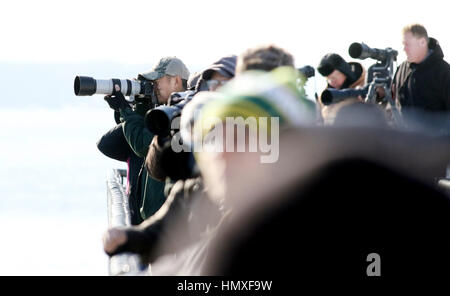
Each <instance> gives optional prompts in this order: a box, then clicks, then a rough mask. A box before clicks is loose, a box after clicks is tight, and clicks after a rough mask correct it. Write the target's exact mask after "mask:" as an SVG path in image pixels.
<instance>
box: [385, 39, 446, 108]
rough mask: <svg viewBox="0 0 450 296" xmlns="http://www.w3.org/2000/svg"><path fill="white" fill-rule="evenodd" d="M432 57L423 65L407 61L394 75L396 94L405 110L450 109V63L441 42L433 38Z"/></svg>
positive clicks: (398, 105) (429, 44) (398, 102)
mask: <svg viewBox="0 0 450 296" xmlns="http://www.w3.org/2000/svg"><path fill="white" fill-rule="evenodd" d="M429 40H430V41H429V43H428V48H429V50H430V51H431V52H430V54H429V56H428V57H427V58H426V59H425V60H424V61H422V62H421V63H420V64H416V63H410V62H407V61H405V62H403V63H402V64H401V65H400V66H399V67H398V68H397V71H396V73H395V76H394V82H393V85H392V92H393V97H394V99H395V102H396V105H397V108H398V109H399V110H400V111H402V110H405V109H410V108H417V109H420V110H424V111H429V112H449V111H450V65H449V64H448V63H447V62H446V61H444V54H443V52H442V49H441V47H440V46H439V42H438V41H437V40H436V39H434V38H430V39H429Z"/></svg>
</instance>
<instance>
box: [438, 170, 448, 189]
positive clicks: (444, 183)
mask: <svg viewBox="0 0 450 296" xmlns="http://www.w3.org/2000/svg"><path fill="white" fill-rule="evenodd" d="M438 185H439V187H441V188H442V189H444V190H447V191H448V192H449V193H450V164H449V165H448V166H447V177H446V178H445V179H441V180H439V182H438Z"/></svg>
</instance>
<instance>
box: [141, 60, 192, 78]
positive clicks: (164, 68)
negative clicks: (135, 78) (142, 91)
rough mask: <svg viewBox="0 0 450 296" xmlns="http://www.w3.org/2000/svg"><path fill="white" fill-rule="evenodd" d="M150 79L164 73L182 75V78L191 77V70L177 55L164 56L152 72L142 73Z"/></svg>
mask: <svg viewBox="0 0 450 296" xmlns="http://www.w3.org/2000/svg"><path fill="white" fill-rule="evenodd" d="M140 75H141V76H142V77H144V78H145V79H148V80H156V79H159V78H161V77H163V76H164V75H170V76H180V77H181V79H185V80H188V79H189V70H188V69H187V68H186V65H185V64H184V63H183V62H182V61H181V60H180V59H179V58H177V57H164V58H162V59H160V60H159V62H158V64H156V66H155V67H154V68H153V69H152V70H150V72H147V73H142V74H140Z"/></svg>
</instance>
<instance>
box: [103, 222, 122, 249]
mask: <svg viewBox="0 0 450 296" xmlns="http://www.w3.org/2000/svg"><path fill="white" fill-rule="evenodd" d="M126 242H127V234H126V232H125V230H123V229H119V228H111V229H108V231H107V232H106V233H105V234H104V235H103V249H104V250H105V252H106V253H107V254H113V253H114V251H116V250H117V248H118V247H119V246H121V245H123V244H125V243H126Z"/></svg>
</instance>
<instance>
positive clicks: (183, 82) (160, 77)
mask: <svg viewBox="0 0 450 296" xmlns="http://www.w3.org/2000/svg"><path fill="white" fill-rule="evenodd" d="M139 76H140V77H143V78H145V79H147V80H152V81H155V93H156V96H157V98H158V102H159V103H160V104H165V103H167V101H168V100H169V97H170V94H171V93H173V92H179V91H184V90H186V89H187V80H188V79H189V70H188V69H187V68H186V66H185V65H184V63H183V62H182V61H181V60H180V59H179V58H177V57H164V58H162V59H160V60H159V62H158V64H156V66H155V67H154V68H153V69H152V70H150V71H149V72H147V73H142V74H139Z"/></svg>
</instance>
